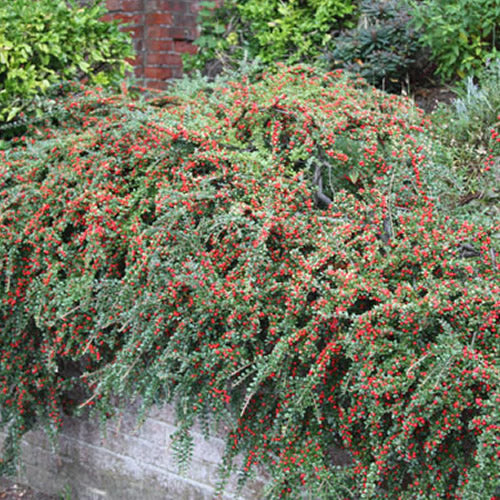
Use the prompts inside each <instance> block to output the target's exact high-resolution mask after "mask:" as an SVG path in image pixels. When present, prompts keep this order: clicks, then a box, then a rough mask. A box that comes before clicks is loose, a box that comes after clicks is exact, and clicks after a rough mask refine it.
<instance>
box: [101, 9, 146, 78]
mask: <svg viewBox="0 0 500 500" xmlns="http://www.w3.org/2000/svg"><path fill="white" fill-rule="evenodd" d="M147 2H148V0H107V1H106V6H107V8H108V10H109V15H108V16H106V17H107V18H109V19H116V20H118V21H120V22H121V23H123V24H126V26H124V27H123V31H127V32H129V33H130V34H131V35H132V39H133V42H134V49H135V53H136V56H135V58H134V59H133V60H132V61H130V62H131V64H132V65H133V66H134V73H135V76H136V77H137V78H138V79H139V80H140V81H141V80H142V79H143V77H144V62H145V51H144V34H145V22H146V16H145V11H144V5H145V4H146V3H147Z"/></svg>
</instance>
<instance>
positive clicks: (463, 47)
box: [411, 0, 500, 80]
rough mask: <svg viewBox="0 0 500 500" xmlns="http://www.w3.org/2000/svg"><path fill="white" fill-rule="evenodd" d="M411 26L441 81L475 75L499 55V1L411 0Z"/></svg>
mask: <svg viewBox="0 0 500 500" xmlns="http://www.w3.org/2000/svg"><path fill="white" fill-rule="evenodd" d="M411 5H412V15H413V18H414V21H415V25H416V26H417V28H418V29H420V31H421V33H422V41H423V42H424V43H425V44H426V45H427V46H429V48H430V50H431V52H432V58H433V59H434V60H435V61H436V63H437V73H438V74H439V75H441V76H442V77H443V78H444V79H445V80H449V79H452V78H453V77H456V76H459V77H460V78H464V77H466V76H468V75H470V76H472V75H477V74H478V73H480V72H481V70H482V68H483V67H484V65H485V64H486V63H487V62H488V61H489V60H495V59H497V58H498V57H499V50H500V37H499V34H500V33H498V27H499V26H500V4H499V3H498V2H497V1H496V0H474V1H473V2H471V1H470V0H452V1H449V0H424V1H422V2H416V1H412V2H411Z"/></svg>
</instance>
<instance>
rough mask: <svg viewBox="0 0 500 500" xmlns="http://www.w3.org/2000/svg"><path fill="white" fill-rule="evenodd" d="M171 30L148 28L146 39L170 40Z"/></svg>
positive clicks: (162, 27)
mask: <svg viewBox="0 0 500 500" xmlns="http://www.w3.org/2000/svg"><path fill="white" fill-rule="evenodd" d="M171 30H172V28H171V27H169V26H148V31H147V33H148V35H147V36H148V38H161V39H170V40H172V35H171Z"/></svg>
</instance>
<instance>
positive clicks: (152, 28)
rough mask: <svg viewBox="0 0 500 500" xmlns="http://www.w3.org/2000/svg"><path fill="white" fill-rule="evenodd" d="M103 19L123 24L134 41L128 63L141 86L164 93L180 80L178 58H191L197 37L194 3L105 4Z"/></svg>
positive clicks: (136, 0)
mask: <svg viewBox="0 0 500 500" xmlns="http://www.w3.org/2000/svg"><path fill="white" fill-rule="evenodd" d="M106 5H107V8H108V10H109V14H108V15H107V16H105V19H116V20H118V21H120V22H122V23H124V24H125V23H126V24H127V25H126V26H124V28H123V29H124V31H129V32H130V33H131V34H132V38H133V40H134V46H135V49H136V54H137V55H136V57H135V59H134V60H133V61H132V64H133V65H134V71H135V76H136V78H137V79H138V81H139V83H140V84H141V85H144V86H145V87H148V88H155V89H164V88H165V87H166V85H167V81H168V80H169V79H171V78H179V77H180V76H182V55H183V54H185V53H188V54H194V53H195V52H196V50H197V48H196V46H195V45H193V43H192V42H193V41H194V40H195V39H196V37H197V36H198V28H197V24H196V18H197V13H198V9H199V4H198V0H107V1H106Z"/></svg>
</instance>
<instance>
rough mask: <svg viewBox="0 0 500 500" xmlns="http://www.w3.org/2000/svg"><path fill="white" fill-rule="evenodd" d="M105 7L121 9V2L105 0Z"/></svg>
mask: <svg viewBox="0 0 500 500" xmlns="http://www.w3.org/2000/svg"><path fill="white" fill-rule="evenodd" d="M106 7H107V8H108V10H121V8H122V2H121V0H107V1H106Z"/></svg>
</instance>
